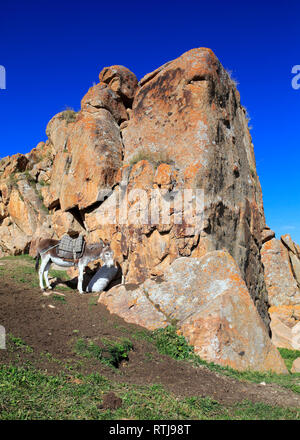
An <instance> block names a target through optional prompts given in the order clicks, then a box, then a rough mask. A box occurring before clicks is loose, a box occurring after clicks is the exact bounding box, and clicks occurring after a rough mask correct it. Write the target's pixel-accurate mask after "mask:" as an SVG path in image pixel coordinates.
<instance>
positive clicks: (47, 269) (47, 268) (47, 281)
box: [44, 260, 52, 289]
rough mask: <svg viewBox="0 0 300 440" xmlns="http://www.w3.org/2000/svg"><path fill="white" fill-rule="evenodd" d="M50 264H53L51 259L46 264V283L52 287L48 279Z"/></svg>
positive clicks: (49, 287)
mask: <svg viewBox="0 0 300 440" xmlns="http://www.w3.org/2000/svg"><path fill="white" fill-rule="evenodd" d="M50 266H51V260H49V261H48V263H47V264H46V267H45V269H44V278H45V281H46V285H47V287H48V289H52V287H51V285H50V283H49V280H48V271H49V269H50Z"/></svg>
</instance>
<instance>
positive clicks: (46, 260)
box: [39, 255, 50, 290]
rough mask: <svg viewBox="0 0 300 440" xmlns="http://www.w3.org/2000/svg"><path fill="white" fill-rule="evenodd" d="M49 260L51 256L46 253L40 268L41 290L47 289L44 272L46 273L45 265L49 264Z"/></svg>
mask: <svg viewBox="0 0 300 440" xmlns="http://www.w3.org/2000/svg"><path fill="white" fill-rule="evenodd" d="M49 260H50V256H49V255H45V256H44V257H42V261H41V265H40V270H39V277H40V288H41V290H45V289H44V283H43V274H44V270H45V267H46V266H47V264H48V262H49Z"/></svg>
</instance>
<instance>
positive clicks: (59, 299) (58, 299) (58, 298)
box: [52, 295, 67, 303]
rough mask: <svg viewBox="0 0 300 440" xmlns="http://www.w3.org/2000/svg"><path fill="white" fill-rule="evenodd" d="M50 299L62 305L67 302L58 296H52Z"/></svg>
mask: <svg viewBox="0 0 300 440" xmlns="http://www.w3.org/2000/svg"><path fill="white" fill-rule="evenodd" d="M52 298H53V299H54V301H58V302H62V303H66V302H67V300H66V298H65V297H64V296H60V295H53V296H52Z"/></svg>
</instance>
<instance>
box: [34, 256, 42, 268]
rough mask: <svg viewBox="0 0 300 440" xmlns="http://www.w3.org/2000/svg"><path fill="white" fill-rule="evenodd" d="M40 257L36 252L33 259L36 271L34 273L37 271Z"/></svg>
mask: <svg viewBox="0 0 300 440" xmlns="http://www.w3.org/2000/svg"><path fill="white" fill-rule="evenodd" d="M40 257H41V254H40V253H39V252H38V253H37V254H36V256H35V257H34V259H35V270H36V271H38V270H39V265H40Z"/></svg>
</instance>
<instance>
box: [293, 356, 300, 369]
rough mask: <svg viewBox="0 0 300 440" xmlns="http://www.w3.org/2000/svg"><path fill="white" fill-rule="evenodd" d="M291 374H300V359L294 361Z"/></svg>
mask: <svg viewBox="0 0 300 440" xmlns="http://www.w3.org/2000/svg"><path fill="white" fill-rule="evenodd" d="M291 372H292V373H300V357H298V358H297V359H295V360H294V362H293V365H292V368H291Z"/></svg>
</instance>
